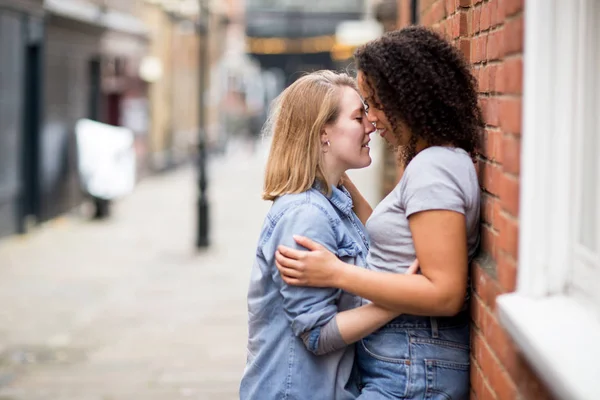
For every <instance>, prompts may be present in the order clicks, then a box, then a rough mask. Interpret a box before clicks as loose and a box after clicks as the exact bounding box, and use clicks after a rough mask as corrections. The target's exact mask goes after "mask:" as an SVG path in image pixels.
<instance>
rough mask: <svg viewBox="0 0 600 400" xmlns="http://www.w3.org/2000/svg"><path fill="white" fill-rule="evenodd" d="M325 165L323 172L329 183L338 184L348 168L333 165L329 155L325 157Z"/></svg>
mask: <svg viewBox="0 0 600 400" xmlns="http://www.w3.org/2000/svg"><path fill="white" fill-rule="evenodd" d="M323 167H324V168H323V172H324V174H325V179H327V183H328V184H329V185H334V186H337V184H338V183H339V182H340V180H341V179H342V175H344V172H346V170H345V169H342V168H339V167H336V166H334V165H331V163H330V162H328V160H327V157H325V160H324V166H323Z"/></svg>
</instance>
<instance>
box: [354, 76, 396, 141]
mask: <svg viewBox="0 0 600 400" xmlns="http://www.w3.org/2000/svg"><path fill="white" fill-rule="evenodd" d="M357 81H358V90H359V92H360V94H361V96H362V98H363V99H364V102H365V105H366V106H367V118H368V120H369V122H371V123H372V124H373V125H374V126H375V128H376V129H377V131H378V132H379V134H380V135H381V137H382V138H384V139H385V140H386V142H388V143H389V144H390V145H392V146H393V147H397V146H399V145H401V144H402V143H399V140H398V138H397V136H396V135H395V134H394V131H393V128H392V126H391V124H390V122H389V121H388V119H387V117H386V115H385V113H384V112H383V110H380V109H379V108H377V106H376V104H377V103H379V99H378V98H377V97H376V95H375V93H374V92H373V90H372V89H371V87H370V86H369V84H368V82H367V77H366V76H365V74H364V73H363V72H362V71H358V75H357Z"/></svg>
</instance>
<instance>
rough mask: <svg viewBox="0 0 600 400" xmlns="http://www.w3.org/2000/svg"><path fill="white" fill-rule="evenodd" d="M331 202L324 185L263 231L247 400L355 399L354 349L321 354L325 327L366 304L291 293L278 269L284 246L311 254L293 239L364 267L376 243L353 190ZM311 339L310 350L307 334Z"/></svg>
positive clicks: (275, 212)
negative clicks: (355, 203) (357, 212)
mask: <svg viewBox="0 0 600 400" xmlns="http://www.w3.org/2000/svg"><path fill="white" fill-rule="evenodd" d="M332 190H333V193H332V195H331V196H330V197H326V196H325V195H324V194H323V193H321V192H320V191H319V190H318V189H317V186H316V185H315V186H313V188H311V189H310V190H308V191H306V192H303V193H299V194H290V195H284V196H282V197H280V198H278V199H277V200H275V202H274V203H273V206H272V207H271V209H270V211H269V213H268V214H267V217H266V218H265V222H264V224H263V227H262V231H261V234H260V239H259V243H258V247H257V250H256V260H255V262H254V265H253V267H252V272H251V277H250V287H249V291H248V328H249V329H248V330H249V332H248V334H249V335H248V349H247V362H246V368H245V370H244V375H243V378H242V381H241V385H240V399H241V400H253V399H257V400H271V399H289V400H292V399H293V400H301V399H307V400H308V399H311V400H312V399H331V400H345V399H354V398H355V397H356V396H358V394H359V392H358V387H357V382H356V379H355V376H354V368H353V364H354V346H353V345H351V346H347V347H345V348H343V349H340V350H337V351H334V352H331V353H328V354H325V355H319V356H317V355H315V352H316V350H317V349H316V347H317V343H318V339H319V332H320V329H321V327H322V326H324V325H325V324H326V323H327V322H329V321H330V320H331V319H332V318H333V317H335V315H336V314H337V312H338V311H344V310H349V309H352V308H355V307H358V306H359V305H360V299H359V298H357V297H356V296H354V295H351V294H349V293H346V292H343V291H341V290H339V289H334V288H309V287H296V286H288V285H287V284H285V282H283V280H282V279H281V276H280V274H279V271H278V270H277V268H276V266H275V251H276V250H277V246H279V245H281V244H282V245H286V246H289V247H292V248H297V249H303V248H302V247H300V246H299V245H298V244H296V242H295V241H294V239H293V237H292V236H293V235H295V234H297V235H303V236H306V237H309V238H311V239H312V240H314V241H316V242H318V243H320V244H322V245H323V246H325V247H326V248H328V249H329V250H330V251H332V252H333V253H334V254H336V255H337V256H338V257H339V258H341V259H342V260H343V261H345V262H348V263H351V264H355V265H360V266H364V265H365V259H366V255H367V252H368V238H367V234H366V231H365V229H364V226H363V225H362V223H361V222H360V220H359V219H358V217H357V216H356V215H355V214H354V212H353V210H352V200H351V198H350V195H349V194H348V192H347V191H346V189H344V188H341V189H338V188H332ZM305 332H310V336H309V337H310V340H308V341H307V342H308V343H307V344H306V345H305V344H304V342H303V341H302V339H301V337H300V336H301V335H302V334H303V333H305Z"/></svg>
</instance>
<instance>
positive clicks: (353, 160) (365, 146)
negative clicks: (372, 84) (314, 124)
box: [324, 86, 375, 171]
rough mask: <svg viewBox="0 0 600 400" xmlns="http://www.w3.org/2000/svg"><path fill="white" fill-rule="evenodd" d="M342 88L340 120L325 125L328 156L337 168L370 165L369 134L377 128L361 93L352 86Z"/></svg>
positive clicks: (343, 169) (331, 163)
mask: <svg viewBox="0 0 600 400" xmlns="http://www.w3.org/2000/svg"><path fill="white" fill-rule="evenodd" d="M340 90H342V93H340V113H339V115H338V118H337V120H336V121H335V122H334V123H333V124H330V125H327V126H325V137H324V140H325V141H329V145H325V146H326V154H325V156H326V157H327V158H329V160H328V161H329V162H328V164H329V165H332V166H333V167H334V168H335V169H338V170H341V171H346V170H348V169H357V168H364V167H367V166H369V165H370V164H371V156H370V155H369V152H370V149H369V141H370V140H371V138H370V137H369V135H370V134H371V133H372V132H373V131H374V130H375V128H374V127H373V125H372V124H371V123H370V122H369V121H368V120H367V118H366V115H365V108H364V105H363V102H362V100H361V98H360V95H359V94H358V93H357V92H356V90H354V89H352V88H351V87H347V86H344V87H342V88H341V89H340Z"/></svg>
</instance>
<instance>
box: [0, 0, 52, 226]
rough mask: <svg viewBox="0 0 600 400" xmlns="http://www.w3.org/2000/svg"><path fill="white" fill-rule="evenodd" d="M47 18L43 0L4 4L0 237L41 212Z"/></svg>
mask: <svg viewBox="0 0 600 400" xmlns="http://www.w3.org/2000/svg"><path fill="white" fill-rule="evenodd" d="M43 15H44V13H43V3H42V0H31V1H28V0H14V1H7V0H2V1H0V93H1V95H0V236H4V235H9V234H12V233H15V232H18V231H20V230H22V229H23V225H24V221H25V215H27V214H29V213H30V212H31V211H32V210H33V209H36V208H37V199H36V197H35V196H36V192H37V191H38V190H39V188H38V180H37V168H36V163H35V162H33V163H32V162H31V160H32V159H33V160H37V159H38V153H37V151H38V148H37V146H34V143H32V142H33V141H35V140H36V138H37V135H38V132H39V127H40V121H41V113H42V109H41V98H40V97H41V93H39V87H40V82H41V75H42V68H43V65H42V49H43V34H44V33H43V32H44V20H43Z"/></svg>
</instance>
